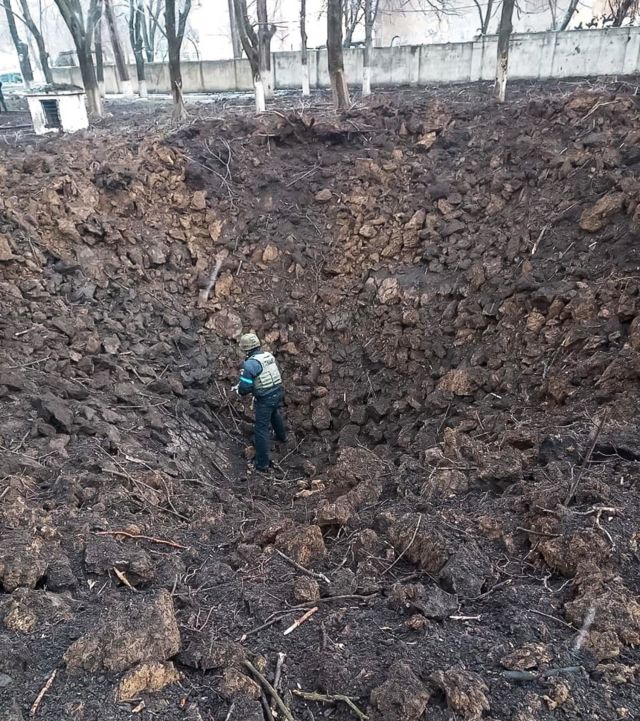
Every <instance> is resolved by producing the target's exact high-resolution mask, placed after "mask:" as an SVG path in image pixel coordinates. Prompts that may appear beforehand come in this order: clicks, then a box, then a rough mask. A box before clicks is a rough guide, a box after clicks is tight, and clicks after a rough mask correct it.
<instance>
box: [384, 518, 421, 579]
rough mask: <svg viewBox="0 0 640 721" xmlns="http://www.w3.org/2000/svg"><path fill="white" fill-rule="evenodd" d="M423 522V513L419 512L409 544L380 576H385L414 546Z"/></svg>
mask: <svg viewBox="0 0 640 721" xmlns="http://www.w3.org/2000/svg"><path fill="white" fill-rule="evenodd" d="M421 523H422V514H419V516H418V522H417V523H416V530H415V531H414V532H413V536H411V540H410V541H409V543H408V544H407V546H406V548H405V549H404V550H403V551H402V552H401V553H400V555H399V556H398V557H397V558H396V560H395V561H394V562H393V563H392V564H391V565H390V566H387V568H385V570H384V571H383V572H382V573H381V574H380V576H384V575H385V574H386V573H389V571H390V570H391V569H392V568H393V567H394V566H395V565H396V563H398V561H400V559H401V558H402V557H403V556H404V554H405V553H406V552H407V551H408V550H409V549H410V548H411V546H413V543H414V541H415V540H416V536H417V535H418V530H419V529H420V524H421Z"/></svg>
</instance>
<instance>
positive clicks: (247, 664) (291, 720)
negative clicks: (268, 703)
mask: <svg viewBox="0 0 640 721" xmlns="http://www.w3.org/2000/svg"><path fill="white" fill-rule="evenodd" d="M242 663H243V665H244V667H245V668H246V669H248V670H249V671H250V672H251V674H252V675H253V676H254V677H255V678H256V679H257V680H258V681H259V682H260V683H261V684H262V687H263V688H264V690H265V691H267V692H268V693H269V694H270V695H271V698H272V699H273V700H274V701H275V702H276V705H277V706H278V708H279V709H280V711H282V713H283V715H284V717H285V718H286V719H287V721H296V720H295V718H294V717H293V715H292V713H291V711H289V709H288V708H287V705H286V704H285V702H284V701H283V700H282V698H280V695H279V694H278V692H277V691H276V690H275V688H273V686H272V685H271V684H270V683H269V681H267V679H266V678H265V676H264V675H263V674H262V673H260V671H258V669H257V668H256V667H255V666H254V665H253V664H252V663H251V661H243V662H242Z"/></svg>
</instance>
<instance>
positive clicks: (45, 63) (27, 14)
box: [20, 0, 53, 85]
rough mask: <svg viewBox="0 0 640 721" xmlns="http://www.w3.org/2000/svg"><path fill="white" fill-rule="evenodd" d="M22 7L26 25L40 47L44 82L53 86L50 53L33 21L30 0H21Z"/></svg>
mask: <svg viewBox="0 0 640 721" xmlns="http://www.w3.org/2000/svg"><path fill="white" fill-rule="evenodd" d="M20 7H21V8H22V17H23V19H24V23H25V25H26V26H27V27H28V28H29V32H30V33H31V34H32V35H33V39H34V40H35V41H36V45H37V47H38V57H39V58H40V67H41V68H42V74H43V75H44V80H45V82H46V83H47V84H48V85H52V84H53V75H52V74H51V68H50V66H49V53H48V52H47V47H46V45H45V42H44V37H43V35H42V31H41V29H40V27H38V25H37V24H36V23H35V22H34V20H33V16H32V15H31V10H30V9H29V3H28V0H20Z"/></svg>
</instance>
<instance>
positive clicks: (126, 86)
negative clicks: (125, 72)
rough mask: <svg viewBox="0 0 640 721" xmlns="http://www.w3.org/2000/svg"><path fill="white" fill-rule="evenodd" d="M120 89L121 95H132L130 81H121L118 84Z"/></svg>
mask: <svg viewBox="0 0 640 721" xmlns="http://www.w3.org/2000/svg"><path fill="white" fill-rule="evenodd" d="M120 87H121V90H122V94H123V95H127V96H131V95H133V83H132V82H131V80H123V81H122V83H121V84H120Z"/></svg>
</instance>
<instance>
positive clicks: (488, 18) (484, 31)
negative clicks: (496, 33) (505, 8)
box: [480, 0, 493, 35]
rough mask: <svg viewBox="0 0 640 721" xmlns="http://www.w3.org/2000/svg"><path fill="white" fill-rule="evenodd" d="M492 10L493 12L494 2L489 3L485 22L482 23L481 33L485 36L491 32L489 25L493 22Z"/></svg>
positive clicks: (491, 0)
mask: <svg viewBox="0 0 640 721" xmlns="http://www.w3.org/2000/svg"><path fill="white" fill-rule="evenodd" d="M492 10H493V0H489V1H488V2H487V9H486V14H485V16H484V20H483V21H482V27H481V29H480V32H481V33H482V34H483V35H486V34H487V33H488V32H489V23H490V22H491V11H492Z"/></svg>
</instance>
